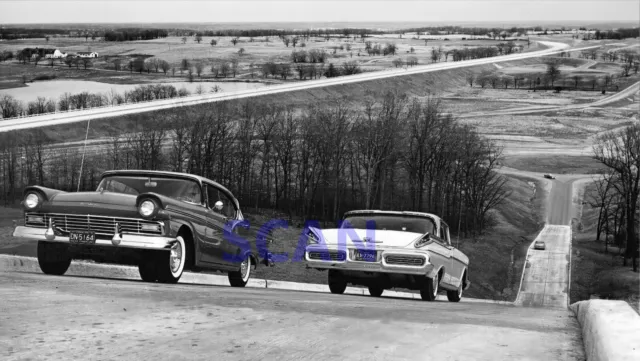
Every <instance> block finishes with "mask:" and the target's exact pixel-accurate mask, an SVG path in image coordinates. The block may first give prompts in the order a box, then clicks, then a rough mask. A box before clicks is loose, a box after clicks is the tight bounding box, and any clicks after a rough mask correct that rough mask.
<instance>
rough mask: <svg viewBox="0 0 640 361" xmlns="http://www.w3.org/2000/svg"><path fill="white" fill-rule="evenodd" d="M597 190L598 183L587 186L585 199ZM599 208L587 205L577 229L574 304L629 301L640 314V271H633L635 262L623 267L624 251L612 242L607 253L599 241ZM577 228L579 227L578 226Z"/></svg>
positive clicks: (572, 292) (573, 264) (573, 287)
mask: <svg viewBox="0 0 640 361" xmlns="http://www.w3.org/2000/svg"><path fill="white" fill-rule="evenodd" d="M594 192H595V186H593V185H588V186H587V187H586V189H585V200H589V199H590V194H593V193H594ZM597 219H598V209H594V208H591V207H590V206H589V205H584V207H583V211H582V217H581V220H580V223H581V225H582V227H581V228H582V230H580V229H574V239H573V245H572V247H573V249H572V255H571V294H570V301H571V303H573V302H577V301H580V300H587V299H589V298H591V297H592V296H595V297H597V298H605V299H614V300H624V301H627V302H628V303H629V304H630V305H631V306H632V307H633V308H634V309H635V310H636V311H638V312H639V313H640V309H639V307H640V304H639V303H640V274H638V273H635V272H633V271H632V268H631V263H630V262H631V261H630V260H628V261H627V266H626V267H625V266H623V259H622V256H621V255H620V254H621V252H623V251H624V250H621V249H619V248H618V247H615V246H613V245H609V247H607V248H608V250H607V252H605V244H604V238H605V235H604V234H601V239H600V241H596V226H597ZM574 228H575V227H574Z"/></svg>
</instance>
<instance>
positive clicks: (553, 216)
mask: <svg viewBox="0 0 640 361" xmlns="http://www.w3.org/2000/svg"><path fill="white" fill-rule="evenodd" d="M586 177H588V176H586V175H582V176H580V175H569V176H560V177H558V178H557V179H555V180H553V181H551V192H550V195H549V201H548V204H547V222H546V223H547V224H546V226H545V227H544V229H543V230H542V231H541V232H540V234H539V235H538V237H536V239H535V241H542V242H544V243H545V245H546V249H544V250H535V249H532V248H531V249H529V254H528V257H527V264H526V267H525V270H524V275H523V279H522V284H521V285H520V292H519V293H518V297H517V299H516V302H515V304H516V305H522V306H528V307H545V308H547V309H549V308H557V309H566V308H567V306H568V304H569V286H570V278H571V277H570V265H571V238H572V233H571V220H572V219H573V218H576V217H577V205H578V204H580V199H577V198H578V197H577V194H579V192H576V191H575V190H574V187H577V185H575V184H576V183H584V182H587V181H589V180H590V179H587V178H586Z"/></svg>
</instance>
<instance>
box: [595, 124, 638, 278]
mask: <svg viewBox="0 0 640 361" xmlns="http://www.w3.org/2000/svg"><path fill="white" fill-rule="evenodd" d="M593 151H594V154H595V156H594V158H595V159H596V160H598V161H599V162H601V163H602V164H604V165H606V166H607V167H609V168H611V170H612V171H613V172H614V174H615V175H616V177H617V178H618V179H619V182H620V188H621V189H620V193H621V195H622V201H623V203H624V213H625V220H626V232H625V233H626V237H627V245H626V252H625V263H626V258H632V260H633V271H634V272H637V271H638V264H637V262H636V261H637V253H638V234H637V232H636V223H637V221H636V212H637V208H638V197H639V195H640V124H634V125H631V126H629V127H627V128H624V129H622V130H618V131H613V132H609V133H605V134H603V135H601V136H599V137H598V138H597V139H596V143H595V145H594V146H593Z"/></svg>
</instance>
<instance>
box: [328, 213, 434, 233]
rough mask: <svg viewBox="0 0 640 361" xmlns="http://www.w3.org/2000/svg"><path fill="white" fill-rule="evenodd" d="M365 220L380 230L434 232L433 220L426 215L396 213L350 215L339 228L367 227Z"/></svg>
mask: <svg viewBox="0 0 640 361" xmlns="http://www.w3.org/2000/svg"><path fill="white" fill-rule="evenodd" d="M367 221H373V227H374V229H376V230H381V231H402V232H413V233H421V234H424V233H427V232H429V233H431V234H433V233H434V230H435V228H436V227H435V224H434V223H433V220H431V219H429V218H426V217H416V216H404V215H403V216H396V215H379V214H370V215H351V216H347V217H345V218H344V222H343V223H342V225H341V226H340V227H341V228H360V229H366V228H367ZM347 222H348V225H347Z"/></svg>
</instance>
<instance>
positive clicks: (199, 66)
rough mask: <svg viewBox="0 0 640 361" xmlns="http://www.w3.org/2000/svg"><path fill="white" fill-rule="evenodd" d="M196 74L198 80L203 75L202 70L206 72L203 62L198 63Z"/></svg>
mask: <svg viewBox="0 0 640 361" xmlns="http://www.w3.org/2000/svg"><path fill="white" fill-rule="evenodd" d="M195 67H196V74H198V78H200V76H201V75H202V70H204V65H203V64H202V63H201V62H197V63H196V65H195Z"/></svg>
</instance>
